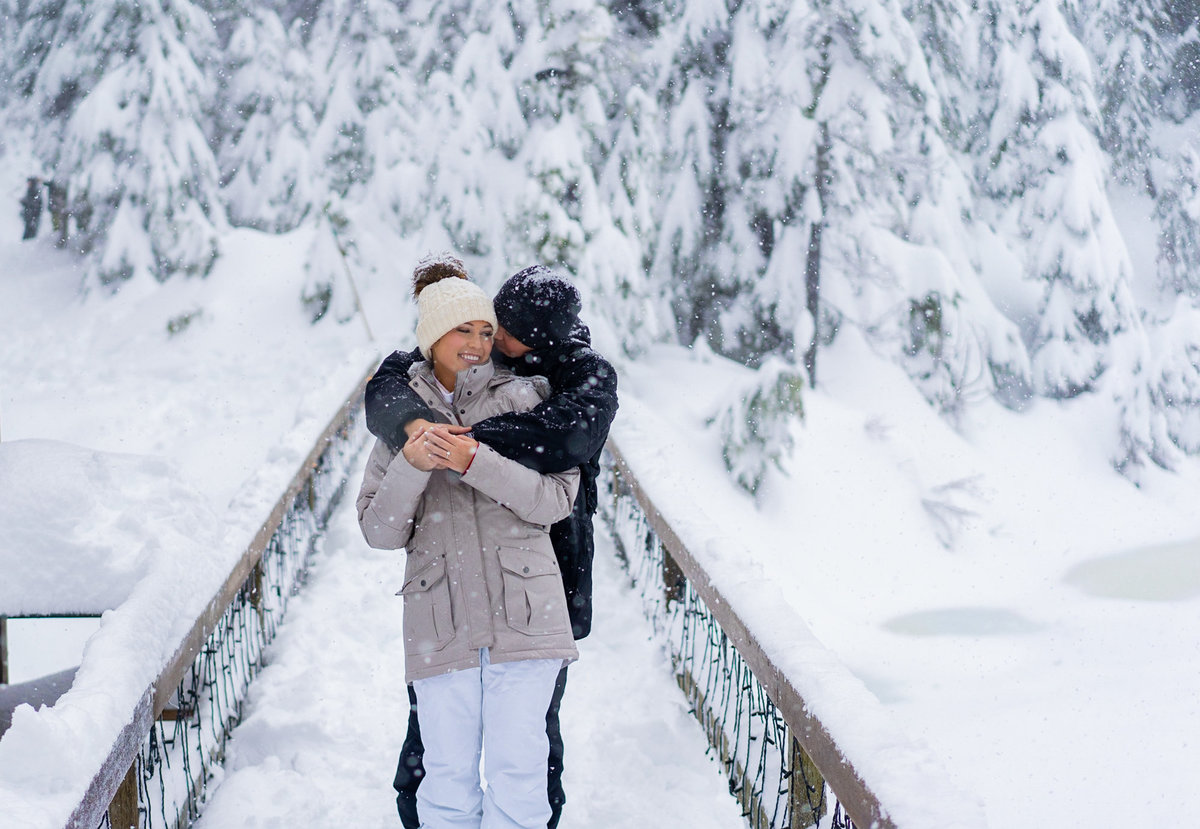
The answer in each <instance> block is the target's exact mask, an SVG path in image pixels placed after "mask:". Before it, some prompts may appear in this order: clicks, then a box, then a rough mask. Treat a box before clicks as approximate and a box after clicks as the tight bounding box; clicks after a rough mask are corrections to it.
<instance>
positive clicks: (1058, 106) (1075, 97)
mask: <svg viewBox="0 0 1200 829" xmlns="http://www.w3.org/2000/svg"><path fill="white" fill-rule="evenodd" d="M987 8H988V16H989V18H988V19H989V20H990V21H991V25H990V26H989V27H985V29H984V31H983V33H982V48H981V51H982V52H983V61H984V65H985V66H991V67H993V69H992V74H991V77H990V78H989V79H988V83H987V92H986V95H985V100H984V107H983V116H984V122H985V124H986V125H987V134H986V136H984V137H983V141H982V142H981V143H980V144H977V145H975V146H974V147H973V150H974V151H975V153H976V158H977V159H978V160H979V163H980V171H979V176H980V180H981V181H982V182H983V184H984V187H985V188H986V192H987V193H988V194H989V195H990V196H991V197H992V198H993V199H994V201H995V203H996V204H997V206H998V207H999V209H1000V211H1001V213H1002V216H1001V218H1000V222H1001V224H1002V225H1003V226H1004V227H1005V228H1006V229H1007V233H1008V234H1009V235H1010V238H1012V239H1013V245H1014V247H1015V248H1016V249H1018V250H1022V251H1025V267H1026V272H1027V274H1028V275H1029V277H1030V278H1033V279H1038V280H1041V281H1042V282H1043V283H1044V285H1045V289H1044V298H1043V302H1042V307H1041V310H1040V318H1039V320H1038V321H1037V327H1036V330H1034V331H1032V332H1031V335H1030V350H1031V353H1032V355H1033V360H1032V362H1033V373H1034V382H1035V385H1036V387H1037V389H1038V391H1039V392H1041V393H1042V394H1046V395H1049V396H1051V397H1059V398H1066V397H1073V396H1075V395H1077V394H1080V393H1082V392H1085V391H1089V390H1091V389H1092V388H1093V387H1094V384H1095V381H1096V379H1097V378H1098V377H1099V376H1100V375H1101V374H1102V373H1103V372H1104V370H1105V369H1106V368H1107V366H1108V364H1109V361H1110V355H1109V354H1108V343H1109V341H1110V340H1111V339H1112V337H1113V336H1114V335H1116V334H1118V333H1121V332H1123V331H1126V330H1128V329H1130V328H1134V327H1137V326H1138V325H1139V322H1138V319H1137V311H1136V307H1135V305H1134V302H1133V298H1132V296H1131V294H1130V291H1129V284H1128V282H1129V279H1130V276H1131V266H1130V263H1129V255H1128V253H1127V252H1126V249H1125V244H1124V241H1123V240H1122V237H1121V234H1120V231H1119V230H1118V228H1117V226H1116V222H1115V221H1114V219H1113V216H1112V210H1111V208H1110V206H1109V204H1108V198H1107V194H1106V187H1105V175H1106V172H1107V170H1108V168H1109V162H1108V160H1107V158H1106V157H1105V156H1104V154H1103V152H1102V151H1101V149H1100V146H1099V143H1098V141H1097V139H1096V136H1095V129H1096V127H1097V119H1098V117H1099V110H1098V106H1097V103H1096V97H1095V94H1094V88H1093V83H1092V76H1091V71H1090V67H1089V64H1088V58H1087V54H1086V52H1085V51H1084V50H1083V48H1082V46H1081V45H1080V43H1079V41H1078V40H1076V39H1075V37H1074V36H1073V35H1072V34H1071V32H1070V30H1069V28H1068V27H1067V23H1066V20H1065V19H1064V18H1063V16H1062V14H1061V12H1060V11H1059V9H1058V7H1057V4H1056V3H1055V2H1052V0H1021V2H1018V3H1015V4H1014V3H1007V2H1005V3H1001V2H999V0H992V1H991V2H989V4H988V7H987Z"/></svg>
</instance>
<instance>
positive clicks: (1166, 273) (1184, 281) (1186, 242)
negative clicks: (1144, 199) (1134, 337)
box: [1154, 144, 1200, 299]
mask: <svg viewBox="0 0 1200 829" xmlns="http://www.w3.org/2000/svg"><path fill="white" fill-rule="evenodd" d="M1172 160H1173V161H1174V162H1175V163H1174V164H1173V165H1172V166H1173V168H1174V174H1173V175H1172V176H1171V177H1170V178H1169V179H1168V180H1166V181H1164V182H1162V183H1161V189H1160V190H1159V192H1158V199H1157V200H1156V202H1155V207H1154V211H1155V218H1156V219H1157V220H1158V223H1159V238H1158V278H1159V282H1160V284H1161V285H1162V287H1163V288H1164V289H1165V290H1167V291H1169V292H1171V293H1175V294H1185V295H1187V296H1190V297H1192V298H1193V299H1195V298H1196V297H1197V296H1200V152H1197V150H1196V148H1195V147H1194V146H1193V145H1191V144H1185V145H1184V146H1183V147H1181V148H1180V150H1179V152H1178V153H1177V154H1176V156H1175V158H1174V159H1172Z"/></svg>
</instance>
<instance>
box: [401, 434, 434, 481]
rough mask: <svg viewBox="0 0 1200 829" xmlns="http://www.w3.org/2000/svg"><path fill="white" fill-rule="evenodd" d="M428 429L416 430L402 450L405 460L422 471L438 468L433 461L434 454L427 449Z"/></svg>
mask: <svg viewBox="0 0 1200 829" xmlns="http://www.w3.org/2000/svg"><path fill="white" fill-rule="evenodd" d="M428 431H429V430H428V429H424V428H423V429H417V430H416V431H414V432H413V433H412V434H411V435H410V436H409V438H408V441H407V442H405V444H404V447H403V448H402V449H401V450H400V451H401V452H402V453H403V454H404V460H406V461H408V465H409V466H411V467H413V468H414V469H419V470H421V471H422V472H432V471H433V470H435V469H437V468H438V467H437V466H435V465H434V463H433V461H434V458H433V456H432V455H431V454H429V452H428V451H426V446H425V433H426V432H428Z"/></svg>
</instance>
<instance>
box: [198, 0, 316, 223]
mask: <svg viewBox="0 0 1200 829" xmlns="http://www.w3.org/2000/svg"><path fill="white" fill-rule="evenodd" d="M231 25H232V30H231V32H230V35H229V40H228V43H227V45H226V47H225V49H224V51H223V53H222V61H223V66H222V69H221V72H220V73H219V77H220V78H221V80H222V84H221V86H222V88H221V91H220V99H219V101H220V105H221V111H220V124H219V133H220V148H219V151H218V160H219V162H220V165H221V177H222V182H223V184H224V198H225V201H226V203H227V205H228V211H229V219H230V221H231V222H232V223H233V224H235V225H243V226H248V227H256V228H260V229H262V230H267V231H270V232H274V233H279V232H283V231H287V230H291V229H293V228H295V227H296V226H297V225H298V224H299V223H300V221H301V220H302V219H304V217H305V216H306V215H308V214H309V213H310V212H311V211H312V210H313V208H314V203H315V202H317V201H319V200H320V199H321V198H322V194H321V191H320V187H321V181H322V171H321V169H320V165H319V164H318V162H317V159H314V158H313V157H312V154H311V152H310V149H309V141H310V139H311V136H312V135H313V133H314V131H315V129H316V117H315V114H314V111H313V105H312V101H311V100H310V97H309V96H311V94H312V92H313V90H314V84H313V78H312V73H311V68H310V64H309V62H308V59H307V56H306V55H305V54H304V53H303V51H302V44H301V42H300V34H301V31H302V29H301V26H299V25H293V26H292V28H291V29H285V28H284V24H283V22H282V21H281V20H280V18H279V15H278V14H276V12H275V10H274V9H272V8H270V6H254V7H252V8H248V9H246V10H245V14H244V15H242V16H241V17H240V18H237V19H235V20H232V21H231ZM315 206H316V207H317V208H318V209H319V208H320V205H319V204H316V205H315Z"/></svg>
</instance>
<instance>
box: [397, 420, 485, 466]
mask: <svg viewBox="0 0 1200 829" xmlns="http://www.w3.org/2000/svg"><path fill="white" fill-rule="evenodd" d="M466 431H468V430H467V429H465V428H464V427H462V426H442V425H438V426H434V427H433V428H430V429H426V430H425V432H424V433H423V435H422V437H421V440H422V442H423V446H424V449H425V452H426V453H427V457H428V458H429V462H430V463H432V464H433V466H432V468H433V469H453V470H454V471H455V472H459V473H462V472H466V471H467V467H468V466H470V465H471V461H472V460H473V459H474V458H475V452H476V450H477V449H478V448H479V442H478V441H476V440H475V438H472V437H468V436H467V435H466V434H464V433H465V432H466ZM410 463H411V461H410ZM414 466H415V464H414ZM417 468H418V469H420V468H421V467H417Z"/></svg>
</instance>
